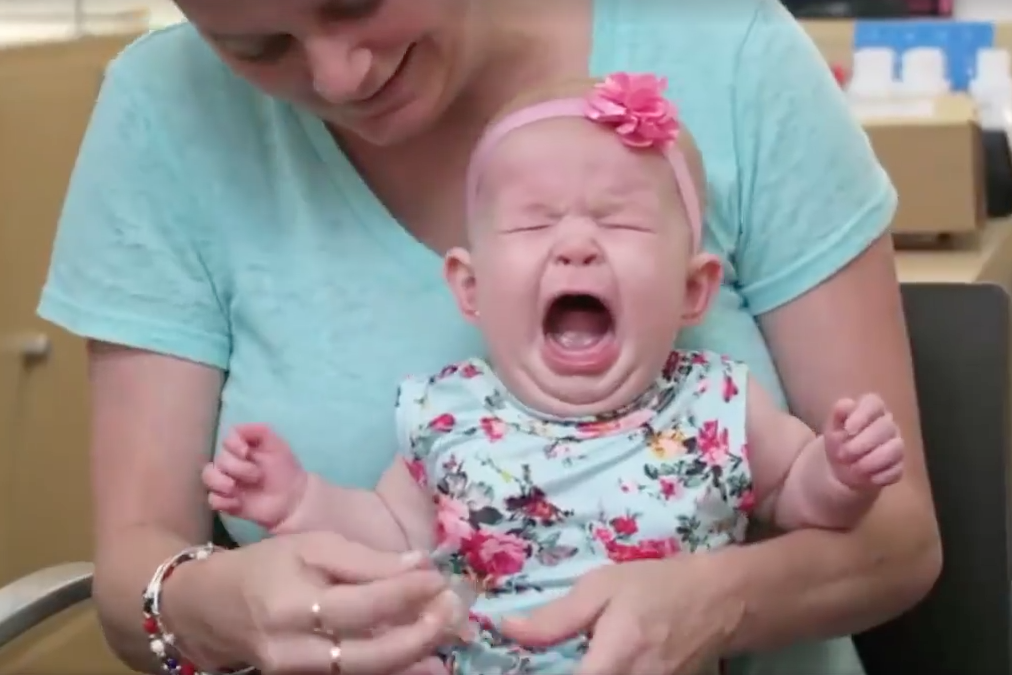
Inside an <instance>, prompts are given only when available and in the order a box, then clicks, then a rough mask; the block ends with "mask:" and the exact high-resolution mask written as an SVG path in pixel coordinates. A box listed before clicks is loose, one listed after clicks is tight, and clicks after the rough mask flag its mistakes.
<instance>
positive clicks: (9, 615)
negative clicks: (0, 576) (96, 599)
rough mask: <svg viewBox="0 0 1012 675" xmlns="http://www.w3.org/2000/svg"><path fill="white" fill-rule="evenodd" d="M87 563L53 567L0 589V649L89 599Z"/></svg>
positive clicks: (91, 568)
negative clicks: (51, 618)
mask: <svg viewBox="0 0 1012 675" xmlns="http://www.w3.org/2000/svg"><path fill="white" fill-rule="evenodd" d="M94 569H95V568H94V565H92V564H91V563H84V562H75V563H66V564H63V565H54V566H52V567H47V568H45V569H43V570H39V571H38V572H33V573H31V574H28V575H26V576H23V577H21V578H20V579H15V580H14V581H13V582H11V583H9V584H7V585H6V586H0V647H3V646H4V645H6V644H7V643H9V642H11V641H12V640H14V639H15V638H17V637H18V636H20V635H21V634H22V633H25V632H27V631H28V630H30V629H32V628H34V627H35V626H37V625H39V624H40V623H42V622H43V621H45V620H46V619H48V618H50V617H52V616H55V615H56V614H59V613H60V612H62V611H64V610H66V609H70V608H71V607H73V606H74V605H76V604H78V603H81V602H84V601H85V600H87V599H88V598H90V597H91V578H92V575H93V573H94Z"/></svg>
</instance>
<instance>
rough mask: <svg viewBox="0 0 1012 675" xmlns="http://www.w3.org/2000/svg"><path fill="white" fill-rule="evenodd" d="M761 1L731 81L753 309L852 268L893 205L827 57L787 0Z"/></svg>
mask: <svg viewBox="0 0 1012 675" xmlns="http://www.w3.org/2000/svg"><path fill="white" fill-rule="evenodd" d="M757 3H758V9H757V12H756V15H755V17H754V19H753V23H752V25H751V27H750V29H749V32H748V34H747V36H746V38H745V40H744V42H743V43H742V47H741V51H740V54H739V55H738V64H737V69H736V78H735V84H734V126H735V128H734V132H735V143H736V151H737V154H738V170H739V181H740V190H741V193H740V198H739V205H740V228H741V230H740V237H739V240H738V243H737V246H736V253H735V258H734V266H735V271H736V275H737V283H738V286H739V289H740V292H741V294H742V296H743V298H744V299H745V301H746V302H747V304H748V307H749V310H750V311H751V312H752V313H753V314H755V315H759V314H763V313H765V312H768V311H770V310H772V309H775V308H776V307H779V306H781V305H783V304H786V303H788V302H790V301H791V300H793V299H795V298H796V297H798V296H800V295H802V294H804V293H806V292H807V291H809V290H811V289H812V288H814V287H816V286H818V285H819V284H820V283H822V282H823V281H825V280H826V279H828V278H829V277H831V276H832V275H833V274H835V273H836V272H837V271H839V270H840V269H841V268H843V267H844V266H846V265H847V263H849V262H850V261H851V260H853V259H854V258H856V257H857V256H858V255H860V254H861V253H862V252H863V251H864V250H865V249H867V247H868V246H869V245H870V244H871V243H872V242H874V241H875V240H876V239H878V238H879V237H880V236H881V235H882V234H883V233H884V232H886V231H887V229H888V227H889V224H890V223H891V221H892V218H893V215H894V213H895V210H896V193H895V190H894V189H893V186H892V183H891V182H890V180H889V178H888V176H887V175H886V173H885V171H884V170H883V169H882V167H881V165H880V164H879V163H878V161H877V159H876V157H875V154H874V151H873V150H872V148H871V145H870V143H869V141H868V137H867V135H866V134H865V133H864V130H863V129H862V128H861V126H860V124H859V123H858V121H857V120H856V119H855V118H854V116H853V115H852V114H851V112H850V109H849V107H848V105H847V100H846V98H845V95H844V93H843V92H842V91H841V89H840V87H839V85H838V84H837V82H836V80H835V79H834V78H833V76H832V73H831V71H830V69H829V68H828V66H827V64H826V62H825V60H824V58H823V57H822V55H821V54H820V53H819V51H818V50H817V49H816V47H815V45H814V44H813V43H812V41H811V40H810V39H809V37H808V36H807V35H806V34H805V33H804V31H803V30H802V28H801V27H800V25H799V24H798V23H797V22H796V21H795V20H794V19H793V17H791V16H790V14H789V13H788V11H787V10H786V9H784V7H783V6H782V5H781V4H780V2H778V1H777V0H757Z"/></svg>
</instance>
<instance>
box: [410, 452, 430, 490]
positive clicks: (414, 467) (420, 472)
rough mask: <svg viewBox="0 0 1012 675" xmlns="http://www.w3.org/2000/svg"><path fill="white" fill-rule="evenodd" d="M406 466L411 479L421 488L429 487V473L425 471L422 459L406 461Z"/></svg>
mask: <svg viewBox="0 0 1012 675" xmlns="http://www.w3.org/2000/svg"><path fill="white" fill-rule="evenodd" d="M404 465H405V466H406V467H408V473H410V474H411V478H413V479H414V481H415V483H417V484H418V485H419V486H421V487H427V486H428V485H429V476H428V472H427V471H426V470H425V463H424V462H423V461H422V460H420V459H405V460H404Z"/></svg>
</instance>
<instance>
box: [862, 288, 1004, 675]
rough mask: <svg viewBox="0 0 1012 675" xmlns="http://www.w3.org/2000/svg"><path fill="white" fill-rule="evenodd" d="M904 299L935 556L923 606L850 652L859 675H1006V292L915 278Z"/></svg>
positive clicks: (866, 637) (876, 631) (872, 633)
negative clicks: (937, 547)
mask: <svg viewBox="0 0 1012 675" xmlns="http://www.w3.org/2000/svg"><path fill="white" fill-rule="evenodd" d="M903 301H904V307H905V311H906V316H907V322H908V324H909V326H910V334H911V336H912V344H913V346H912V348H913V356H914V369H915V374H916V378H917V396H918V402H919V404H920V409H921V417H922V427H923V430H924V443H925V451H926V454H927V458H928V471H929V473H930V476H931V485H932V489H933V490H934V496H935V504H936V510H937V512H938V519H939V524H940V527H941V532H942V543H943V547H944V555H945V563H944V569H943V571H942V575H941V578H940V579H939V581H938V584H937V585H936V586H935V588H934V589H933V590H932V592H931V594H930V595H929V596H928V598H927V599H925V601H924V602H922V603H921V604H920V605H918V606H917V607H916V608H914V609H913V610H912V611H910V612H908V613H906V614H904V615H903V616H901V617H899V618H898V619H896V620H894V621H891V622H889V623H887V624H885V625H883V626H880V627H878V628H876V629H874V630H871V631H869V632H867V633H865V634H863V635H860V636H858V638H857V643H858V649H859V650H860V652H861V657H862V659H863V660H864V662H865V666H866V668H867V670H868V675H926V674H928V673H930V674H931V675H974V674H977V673H979V674H980V675H983V674H984V673H988V674H989V675H991V674H993V675H1008V674H1009V673H1012V647H1010V645H1012V620H1010V609H1012V601H1010V581H1012V569H1010V560H1009V514H1010V509H1009V495H1008V486H1007V477H1008V475H1009V459H1008V455H1009V451H1010V444H1009V423H1010V420H1009V406H1010V405H1012V403H1010V400H1009V366H1010V364H1009V344H1010V336H1009V298H1008V296H1007V295H1006V293H1005V291H1004V290H1002V289H1001V288H1000V287H997V286H988V285H967V284H924V285H922V284H917V285H909V286H905V287H904V288H903Z"/></svg>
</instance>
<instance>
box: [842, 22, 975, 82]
mask: <svg viewBox="0 0 1012 675" xmlns="http://www.w3.org/2000/svg"><path fill="white" fill-rule="evenodd" d="M993 46H994V24H993V23H989V22H986V21H946V20H941V19H939V20H931V19H923V20H910V19H904V20H889V21H858V22H856V23H855V25H854V49H855V50H857V49H863V48H865V47H889V48H891V49H893V50H895V51H896V54H897V55H898V56H899V57H900V58H902V55H903V52H905V51H907V50H908V49H912V48H914V47H936V48H938V49H941V50H942V51H943V52H945V56H946V61H947V62H948V66H949V81H950V82H951V83H952V88H953V90H955V91H966V89H967V87H968V86H969V85H970V80H972V79H973V76H974V74H975V71H976V69H977V52H978V51H980V50H981V49H985V48H988V47H993ZM899 62H900V59H899V58H898V59H897V62H896V68H897V73H896V76H897V77H899V72H898V71H899Z"/></svg>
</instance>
